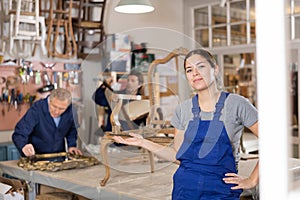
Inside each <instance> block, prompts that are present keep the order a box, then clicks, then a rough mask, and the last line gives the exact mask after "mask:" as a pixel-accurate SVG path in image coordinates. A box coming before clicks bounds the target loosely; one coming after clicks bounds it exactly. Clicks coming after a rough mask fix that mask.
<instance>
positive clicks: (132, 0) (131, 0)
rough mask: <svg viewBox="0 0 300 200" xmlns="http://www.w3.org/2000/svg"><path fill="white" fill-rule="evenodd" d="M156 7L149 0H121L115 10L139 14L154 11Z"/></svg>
mask: <svg viewBox="0 0 300 200" xmlns="http://www.w3.org/2000/svg"><path fill="white" fill-rule="evenodd" d="M153 10H154V7H153V6H152V4H151V3H150V1H149V0H120V2H119V4H118V5H117V6H116V7H115V11H117V12H120V13H129V14H138V13H148V12H152V11H153Z"/></svg>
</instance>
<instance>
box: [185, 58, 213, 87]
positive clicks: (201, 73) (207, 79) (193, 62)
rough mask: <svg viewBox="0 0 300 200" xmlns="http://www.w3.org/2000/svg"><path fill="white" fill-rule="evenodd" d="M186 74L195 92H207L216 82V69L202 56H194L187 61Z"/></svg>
mask: <svg viewBox="0 0 300 200" xmlns="http://www.w3.org/2000/svg"><path fill="white" fill-rule="evenodd" d="M185 66H186V68H185V74H186V77H187V80H188V81H189V84H190V86H191V87H192V88H194V89H195V90H198V91H199V90H205V89H207V88H208V87H210V86H211V85H212V84H213V83H214V82H215V70H216V67H217V66H215V68H212V66H211V65H210V64H209V62H208V61H207V60H206V59H205V58H204V57H202V56H201V55H198V54H194V55H192V56H191V57H189V58H188V59H187V60H186V63H185Z"/></svg>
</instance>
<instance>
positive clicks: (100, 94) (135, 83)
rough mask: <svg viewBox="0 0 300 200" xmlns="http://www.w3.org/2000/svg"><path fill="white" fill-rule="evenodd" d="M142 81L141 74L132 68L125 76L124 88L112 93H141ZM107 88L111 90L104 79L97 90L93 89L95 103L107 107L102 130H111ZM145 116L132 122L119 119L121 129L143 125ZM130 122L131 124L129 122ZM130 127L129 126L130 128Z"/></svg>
mask: <svg viewBox="0 0 300 200" xmlns="http://www.w3.org/2000/svg"><path fill="white" fill-rule="evenodd" d="M143 83H144V78H143V74H142V73H141V72H139V71H137V70H132V71H131V72H130V73H129V74H128V77H127V85H126V88H125V89H124V90H120V91H115V92H114V93H117V94H130V95H142V94H143ZM106 89H109V90H112V89H111V88H110V85H109V84H108V83H107V82H106V81H104V83H103V84H101V85H100V86H99V87H98V88H97V90H96V91H95V93H94V94H93V97H92V98H93V100H94V101H95V103H96V104H97V105H100V106H104V107H107V119H108V120H107V124H106V126H105V128H104V131H111V130H112V126H111V122H110V120H109V119H110V115H111V112H112V110H111V107H110V105H109V102H108V100H107V98H106V95H105V90H106ZM146 118H147V116H143V117H141V118H138V119H136V120H134V121H133V123H131V122H129V121H126V122H125V121H124V120H120V123H121V126H122V128H123V130H128V129H133V128H138V126H140V125H141V124H143V125H145V124H146ZM129 123H131V124H129ZM130 127H131V128H130Z"/></svg>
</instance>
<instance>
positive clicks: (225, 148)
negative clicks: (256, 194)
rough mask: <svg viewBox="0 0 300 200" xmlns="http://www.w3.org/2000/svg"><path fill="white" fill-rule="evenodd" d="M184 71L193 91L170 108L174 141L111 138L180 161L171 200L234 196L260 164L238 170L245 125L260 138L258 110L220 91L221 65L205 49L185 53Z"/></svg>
mask: <svg viewBox="0 0 300 200" xmlns="http://www.w3.org/2000/svg"><path fill="white" fill-rule="evenodd" d="M184 69H185V74H186V78H187V80H188V82H189V84H190V86H191V87H192V88H193V89H194V91H195V93H196V95H195V96H194V97H193V98H191V99H188V100H185V101H183V102H181V103H180V105H178V106H177V108H176V110H175V112H174V115H173V118H172V121H171V124H172V125H173V126H174V127H175V137H174V145H173V146H172V147H165V146H161V145H159V144H156V143H153V142H151V141H149V140H147V139H144V138H142V137H141V136H139V135H136V134H132V136H133V138H127V139H124V138H121V137H117V136H116V137H114V139H115V141H116V142H120V143H125V144H129V145H136V146H140V147H142V148H145V149H148V150H150V151H152V152H154V153H155V154H157V155H158V156H160V157H162V158H165V159H167V160H170V161H173V162H176V163H179V168H178V169H177V171H176V172H175V174H174V177H173V181H174V184H173V192H172V199H173V200H187V199H188V200H199V199H201V200H205V199H209V200H211V199H214V200H218V199H222V200H223V199H230V200H235V199H236V200H238V199H239V198H240V194H241V193H242V191H243V189H250V188H253V187H254V186H256V185H257V184H258V164H257V165H256V167H255V168H254V170H253V172H252V173H251V174H250V176H249V177H246V178H245V177H241V176H239V175H238V174H237V173H238V172H237V166H238V148H239V145H240V137H241V135H242V132H243V128H244V127H247V128H248V129H249V130H251V131H252V132H253V134H255V135H256V136H258V117H257V110H256V109H255V107H254V106H253V105H252V104H251V103H250V102H249V101H248V100H247V99H246V98H245V97H242V96H240V95H237V94H229V93H227V92H223V91H222V88H223V87H222V81H221V78H220V74H221V73H220V69H219V66H218V65H217V64H216V62H215V59H214V58H213V56H212V55H211V54H210V53H209V52H208V51H207V50H205V49H196V50H193V51H191V52H189V53H188V54H187V55H186V58H185V61H184Z"/></svg>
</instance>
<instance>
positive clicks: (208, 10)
mask: <svg viewBox="0 0 300 200" xmlns="http://www.w3.org/2000/svg"><path fill="white" fill-rule="evenodd" d="M194 36H195V40H196V41H197V42H199V43H200V44H201V45H202V46H203V47H221V46H233V45H243V44H250V43H255V42H256V41H255V3H254V0H238V1H232V2H227V3H226V4H225V6H224V7H221V6H220V4H212V5H208V6H204V7H200V8H196V9H194Z"/></svg>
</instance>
